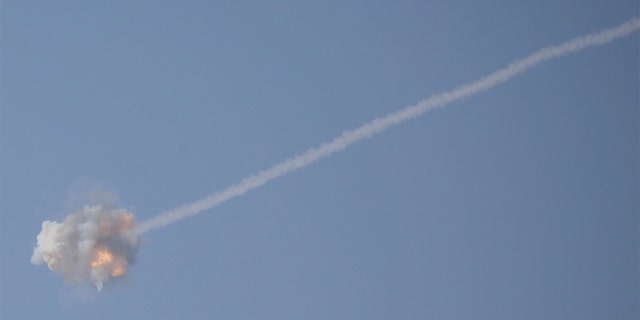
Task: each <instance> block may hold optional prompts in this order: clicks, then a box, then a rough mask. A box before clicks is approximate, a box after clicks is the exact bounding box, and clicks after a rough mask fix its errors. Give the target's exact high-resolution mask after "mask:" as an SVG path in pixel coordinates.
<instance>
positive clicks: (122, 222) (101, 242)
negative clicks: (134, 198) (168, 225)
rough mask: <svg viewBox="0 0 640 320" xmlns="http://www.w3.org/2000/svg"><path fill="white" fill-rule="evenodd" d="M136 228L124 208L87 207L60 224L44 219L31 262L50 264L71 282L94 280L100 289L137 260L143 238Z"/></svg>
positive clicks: (119, 276) (121, 274)
mask: <svg viewBox="0 0 640 320" xmlns="http://www.w3.org/2000/svg"><path fill="white" fill-rule="evenodd" d="M134 228H135V220H134V218H133V215H131V214H130V213H128V212H127V211H126V210H124V209H116V208H111V207H105V206H100V205H96V206H85V207H84V208H82V209H80V210H78V211H76V212H73V213H71V214H69V215H68V216H67V217H66V218H65V219H64V221H62V222H60V223H59V222H55V221H44V222H42V231H41V232H40V234H38V237H37V240H38V242H37V245H36V248H35V249H34V250H33V255H32V257H31V263H33V264H36V265H38V264H43V263H46V264H47V266H48V267H49V269H51V270H53V271H55V272H58V273H60V274H62V275H63V276H64V278H65V280H66V281H67V282H69V283H85V282H90V283H91V284H93V285H94V286H95V287H96V289H97V290H98V291H100V290H102V288H103V286H104V285H105V284H108V283H111V282H113V281H116V280H118V279H120V278H122V277H124V276H125V275H126V274H127V271H128V270H129V267H130V266H131V265H132V264H133V263H135V258H136V254H137V252H138V245H139V243H140V241H139V239H138V235H137V234H136V233H135V232H132V230H133V229H134Z"/></svg>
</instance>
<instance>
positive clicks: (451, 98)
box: [136, 18, 640, 234]
mask: <svg viewBox="0 0 640 320" xmlns="http://www.w3.org/2000/svg"><path fill="white" fill-rule="evenodd" d="M639 28H640V19H639V18H634V19H632V20H629V21H627V22H624V23H622V24H621V25H619V26H617V27H613V28H610V29H605V30H602V31H600V32H596V33H592V34H588V35H585V36H581V37H577V38H573V39H571V40H568V41H566V42H564V43H562V44H559V45H556V46H549V47H546V48H543V49H540V50H538V51H536V52H534V53H532V54H530V55H529V56H527V57H525V58H523V59H519V60H516V61H515V62H513V63H511V64H509V65H508V66H507V67H505V68H502V69H499V70H497V71H494V72H493V73H491V74H489V75H486V76H484V77H482V78H480V79H478V80H475V81H473V82H470V83H468V84H465V85H462V86H460V87H457V88H455V89H452V90H449V91H445V92H442V93H440V94H436V95H434V96H431V97H430V98H428V99H425V100H422V101H420V102H418V103H417V104H415V105H412V106H408V107H405V108H404V109H401V110H399V111H397V112H394V113H391V114H388V115H386V116H382V117H379V118H376V119H374V120H372V121H370V122H368V123H365V124H364V125H362V126H360V127H358V128H356V129H353V130H350V131H346V132H344V133H342V134H341V135H339V136H338V137H336V138H335V139H333V140H331V141H329V142H326V143H323V144H321V145H319V146H317V147H314V148H311V149H309V150H307V151H306V152H304V153H302V154H299V155H297V156H294V157H292V158H290V159H287V160H285V161H282V162H280V163H278V164H275V165H274V166H272V167H270V168H268V169H266V170H264V171H261V172H259V173H257V174H254V175H252V176H249V177H247V178H245V179H243V180H241V181H240V182H238V183H236V184H234V185H231V186H229V187H228V188H226V189H224V190H222V191H220V192H218V193H214V194H212V195H209V196H207V197H205V198H203V199H201V200H198V201H195V202H192V203H189V204H186V205H183V206H181V207H177V208H175V209H173V210H171V211H168V212H165V213H162V214H160V215H159V216H157V217H155V218H152V219H150V220H147V221H143V222H141V223H140V224H139V225H138V226H137V229H136V232H137V233H138V234H143V233H146V232H149V231H151V230H154V229H158V228H161V227H164V226H167V225H169V224H172V223H174V222H176V221H178V220H182V219H184V218H187V217H190V216H193V215H196V214H199V213H201V212H203V211H205V210H209V209H211V208H214V207H216V206H218V205H220V204H222V203H224V202H226V201H228V200H230V199H233V198H235V197H238V196H241V195H243V194H245V193H247V192H248V191H250V190H253V189H255V188H258V187H260V186H262V185H264V184H265V183H267V182H269V181H271V180H273V179H276V178H278V177H280V176H283V175H285V174H287V173H290V172H292V171H295V170H298V169H301V168H304V167H306V166H308V165H310V164H312V163H314V162H316V161H318V160H320V159H322V158H325V157H328V156H331V155H332V154H334V153H336V152H338V151H341V150H344V149H345V148H347V147H349V146H350V145H352V144H355V143H357V142H359V141H362V140H363V139H365V138H370V137H372V136H374V135H376V134H378V133H381V132H383V131H385V130H386V129H388V128H390V127H393V126H396V125H398V124H401V123H403V122H405V121H407V120H410V119H413V118H416V117H419V116H421V115H423V114H425V113H426V112H428V111H430V110H433V109H437V108H441V107H444V106H446V105H448V104H450V103H452V102H455V101H457V100H460V99H463V98H466V97H469V96H473V95H475V94H478V93H480V92H483V91H486V90H489V89H491V88H493V87H495V86H497V85H499V84H501V83H503V82H505V81H508V80H510V79H511V78H513V77H515V76H517V75H519V74H521V73H523V72H525V71H527V70H529V69H530V68H532V67H534V66H536V65H538V64H540V63H542V62H545V61H547V60H550V59H555V58H559V57H562V56H565V55H567V54H570V53H573V52H577V51H581V50H583V49H586V48H588V47H592V46H598V45H603V44H606V43H609V42H611V41H613V40H616V39H619V38H622V37H625V36H628V35H630V34H631V33H633V32H635V31H637V30H638V29H639Z"/></svg>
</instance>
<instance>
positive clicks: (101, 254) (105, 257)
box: [89, 247, 127, 277]
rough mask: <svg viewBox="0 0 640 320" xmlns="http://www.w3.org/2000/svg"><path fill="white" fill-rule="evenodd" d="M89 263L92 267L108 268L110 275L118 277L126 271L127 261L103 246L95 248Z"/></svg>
mask: <svg viewBox="0 0 640 320" xmlns="http://www.w3.org/2000/svg"><path fill="white" fill-rule="evenodd" d="M89 265H91V267H93V268H104V269H107V270H109V274H110V275H111V276H112V277H120V276H122V275H124V274H125V273H126V272H127V261H126V260H124V259H123V258H122V257H119V256H117V255H115V254H113V252H111V251H109V249H107V248H103V247H97V248H96V253H95V255H94V258H93V260H91V262H90V263H89Z"/></svg>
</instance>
